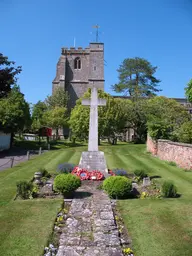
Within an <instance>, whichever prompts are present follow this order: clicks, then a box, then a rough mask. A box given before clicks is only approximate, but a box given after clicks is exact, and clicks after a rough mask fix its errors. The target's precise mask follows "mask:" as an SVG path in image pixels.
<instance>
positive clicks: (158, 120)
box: [147, 96, 190, 139]
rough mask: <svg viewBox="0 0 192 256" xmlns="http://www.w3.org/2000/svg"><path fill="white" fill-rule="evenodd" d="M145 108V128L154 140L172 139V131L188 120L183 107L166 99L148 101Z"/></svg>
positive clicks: (159, 98) (188, 117)
mask: <svg viewBox="0 0 192 256" xmlns="http://www.w3.org/2000/svg"><path fill="white" fill-rule="evenodd" d="M147 108H148V110H147V111H148V113H147V127H148V131H149V134H150V136H151V137H153V138H154V139H174V131H175V130H177V129H178V128H179V127H180V126H181V125H182V124H183V123H184V122H186V121H188V120H190V114H189V113H188V112H187V110H186V108H185V107H183V106H182V105H180V104H179V103H178V102H177V101H175V100H173V99H168V98H166V97H162V96H160V97H154V98H152V99H150V100H148V106H147Z"/></svg>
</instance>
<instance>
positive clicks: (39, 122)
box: [32, 101, 47, 131]
mask: <svg viewBox="0 0 192 256" xmlns="http://www.w3.org/2000/svg"><path fill="white" fill-rule="evenodd" d="M46 110H47V105H46V104H45V102H42V101H38V102H37V103H36V104H35V105H34V106H33V110H32V129H33V130H35V131H38V130H39V129H40V128H41V127H42V126H43V115H44V113H45V111H46Z"/></svg>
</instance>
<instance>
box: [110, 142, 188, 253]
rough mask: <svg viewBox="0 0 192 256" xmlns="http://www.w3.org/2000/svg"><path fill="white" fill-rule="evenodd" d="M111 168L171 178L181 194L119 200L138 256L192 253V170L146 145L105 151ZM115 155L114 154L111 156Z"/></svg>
mask: <svg viewBox="0 0 192 256" xmlns="http://www.w3.org/2000/svg"><path fill="white" fill-rule="evenodd" d="M106 151H107V152H106V156H107V160H108V163H109V164H110V167H111V168H115V167H123V168H125V169H127V170H128V171H130V172H133V171H134V170H135V169H144V170H146V171H147V173H148V174H149V175H150V176H160V177H161V178H160V179H158V181H160V182H163V180H172V181H174V183H175V185H176V186H177V188H178V192H179V194H180V195H181V197H180V198H177V199H144V200H141V199H134V200H133V199H132V200H122V201H119V202H118V206H119V209H120V212H121V214H122V217H123V219H124V222H125V225H126V227H127V229H128V232H129V234H130V236H131V238H132V240H133V249H134V251H135V254H136V255H139V256H160V255H168V256H172V255H173V256H181V255H182V256H191V255H192V172H184V170H182V169H180V168H177V167H176V166H172V165H170V164H169V163H168V162H165V161H161V160H159V159H158V158H155V157H153V156H151V155H150V154H147V153H146V152H145V145H127V146H123V145H122V146H117V147H111V148H110V149H109V148H108V149H107V150H106ZM112 156H113V157H112Z"/></svg>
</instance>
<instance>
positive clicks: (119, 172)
mask: <svg viewBox="0 0 192 256" xmlns="http://www.w3.org/2000/svg"><path fill="white" fill-rule="evenodd" d="M112 171H113V173H114V174H115V175H116V176H125V177H127V171H126V170H123V169H113V170H112Z"/></svg>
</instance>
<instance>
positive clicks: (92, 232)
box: [57, 181, 123, 256]
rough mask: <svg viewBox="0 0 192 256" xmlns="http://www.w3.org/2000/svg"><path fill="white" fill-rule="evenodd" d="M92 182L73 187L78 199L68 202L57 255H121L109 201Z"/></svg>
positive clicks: (117, 233)
mask: <svg viewBox="0 0 192 256" xmlns="http://www.w3.org/2000/svg"><path fill="white" fill-rule="evenodd" d="M95 184H97V185H98V183H97V182H94V181H91V182H90V183H89V184H87V185H86V184H84V185H82V186H81V187H80V188H79V189H78V190H77V195H79V198H77V196H76V197H75V199H73V201H72V204H71V207H70V210H69V213H68V218H67V220H66V225H65V226H64V227H63V228H62V233H61V236H60V240H59V250H58V253H57V256H122V255H123V254H122V249H121V245H120V238H119V232H118V229H117V226H116V223H115V220H114V215H113V210H112V206H111V201H110V199H109V198H108V196H107V195H106V194H105V193H104V192H103V191H102V190H98V189H97V188H96V185H95Z"/></svg>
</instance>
